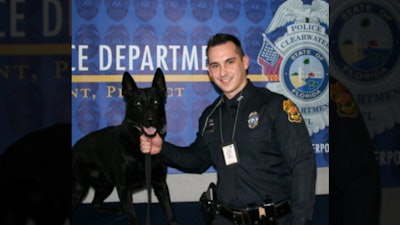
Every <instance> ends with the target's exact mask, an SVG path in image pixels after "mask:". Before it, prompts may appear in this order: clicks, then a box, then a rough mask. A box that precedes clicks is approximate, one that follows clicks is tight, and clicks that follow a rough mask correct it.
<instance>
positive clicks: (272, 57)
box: [257, 37, 282, 82]
mask: <svg viewBox="0 0 400 225" xmlns="http://www.w3.org/2000/svg"><path fill="white" fill-rule="evenodd" d="M257 61H258V64H259V65H260V66H262V68H263V74H264V76H265V77H266V78H267V81H269V82H279V66H280V64H281V62H282V56H281V55H279V53H278V52H277V51H276V50H275V48H273V46H272V43H271V42H270V40H269V39H268V38H265V37H264V44H263V47H262V49H261V51H260V53H259V54H258V60H257Z"/></svg>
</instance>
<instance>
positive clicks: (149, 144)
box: [140, 133, 163, 155]
mask: <svg viewBox="0 0 400 225" xmlns="http://www.w3.org/2000/svg"><path fill="white" fill-rule="evenodd" d="M162 144H163V140H162V138H161V137H160V135H159V134H158V133H157V134H156V136H154V137H152V138H149V137H147V136H146V135H144V134H142V135H141V136H140V151H142V153H143V154H148V153H151V155H156V154H158V153H160V151H161V147H162Z"/></svg>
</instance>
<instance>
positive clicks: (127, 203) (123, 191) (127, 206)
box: [117, 187, 139, 225]
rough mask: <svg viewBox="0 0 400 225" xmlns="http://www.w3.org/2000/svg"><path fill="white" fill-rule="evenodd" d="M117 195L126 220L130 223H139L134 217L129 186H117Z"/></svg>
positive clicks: (136, 224) (135, 224)
mask: <svg viewBox="0 0 400 225" xmlns="http://www.w3.org/2000/svg"><path fill="white" fill-rule="evenodd" d="M117 192H118V197H119V200H120V203H121V205H122V209H123V210H124V212H125V214H126V216H127V217H128V221H129V223H130V224H131V225H139V223H138V221H137V217H136V212H135V209H134V208H133V202H132V193H131V191H130V189H129V188H125V187H124V188H122V187H117Z"/></svg>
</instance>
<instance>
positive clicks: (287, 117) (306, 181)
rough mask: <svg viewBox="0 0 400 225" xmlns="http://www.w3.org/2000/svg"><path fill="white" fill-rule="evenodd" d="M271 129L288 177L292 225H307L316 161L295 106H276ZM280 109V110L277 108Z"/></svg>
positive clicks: (288, 102) (309, 221)
mask: <svg viewBox="0 0 400 225" xmlns="http://www.w3.org/2000/svg"><path fill="white" fill-rule="evenodd" d="M277 105H278V106H277V107H278V110H277V113H278V115H277V119H276V120H275V123H276V124H275V127H276V128H277V134H278V135H279V141H280V148H281V151H282V153H283V155H284V158H285V160H286V163H287V165H288V168H289V170H290V171H291V174H292V199H291V201H292V212H293V218H292V225H304V224H309V223H311V219H312V214H313V209H314V203H315V182H316V159H315V154H314V150H313V148H312V144H311V138H310V135H309V133H308V130H307V127H306V125H305V122H304V119H303V118H302V115H301V114H300V112H299V110H298V108H297V106H296V105H295V104H294V103H293V102H292V101H291V100H289V99H283V101H282V102H279V103H277ZM279 105H280V106H279Z"/></svg>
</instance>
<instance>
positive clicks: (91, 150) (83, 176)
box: [72, 68, 176, 225]
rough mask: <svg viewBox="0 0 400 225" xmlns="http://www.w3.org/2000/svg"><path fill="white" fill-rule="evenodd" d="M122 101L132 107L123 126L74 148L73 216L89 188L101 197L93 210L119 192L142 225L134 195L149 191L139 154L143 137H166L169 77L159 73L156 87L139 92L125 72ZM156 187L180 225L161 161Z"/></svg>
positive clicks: (155, 165)
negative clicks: (135, 209) (140, 139)
mask: <svg viewBox="0 0 400 225" xmlns="http://www.w3.org/2000/svg"><path fill="white" fill-rule="evenodd" d="M122 95H123V97H124V101H125V103H126V111H125V118H124V120H123V122H122V123H121V124H120V125H118V126H111V127H106V128H103V129H101V130H98V131H94V132H92V133H89V134H88V135H86V136H85V137H83V138H82V139H80V140H78V141H77V143H76V144H75V145H74V146H73V148H72V176H73V180H72V210H75V209H76V208H77V207H78V206H79V205H80V204H81V202H82V200H83V199H84V198H85V196H86V194H87V192H88V190H89V187H92V188H93V189H94V191H95V194H94V198H93V201H92V205H93V206H94V208H96V209H98V210H105V209H104V208H103V207H102V203H103V202H104V200H105V199H106V198H107V197H108V196H109V195H110V193H111V192H112V191H113V189H114V187H115V188H116V190H117V193H118V196H119V200H120V203H121V206H122V210H123V212H124V213H125V214H126V215H127V217H128V220H129V222H130V224H132V225H136V224H138V220H137V218H136V213H135V211H134V207H133V200H132V194H133V193H135V192H137V191H139V190H142V189H144V188H145V186H146V185H145V155H144V154H143V153H142V152H141V151H140V149H139V144H140V141H139V137H140V135H141V134H142V133H143V134H145V135H147V136H150V137H151V136H154V135H155V134H156V132H158V133H159V134H160V135H161V136H162V137H164V136H165V131H166V116H165V108H164V107H165V102H166V96H167V90H166V84H165V78H164V74H163V72H162V71H161V69H159V68H158V69H157V71H156V73H155V75H154V78H153V82H152V86H151V87H149V88H138V87H137V86H136V83H135V81H134V80H133V78H132V76H131V75H130V74H129V73H128V72H125V73H124V75H123V79H122ZM151 171H152V174H151V186H152V188H153V189H154V193H155V195H156V196H157V199H158V200H159V202H160V204H161V206H162V207H163V209H164V211H165V215H166V218H167V221H168V224H176V222H175V218H174V215H173V212H172V207H171V200H170V195H169V190H168V186H167V183H166V176H167V167H166V166H165V165H164V164H163V163H162V162H161V161H159V159H158V158H156V157H154V156H152V158H151Z"/></svg>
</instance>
